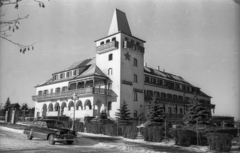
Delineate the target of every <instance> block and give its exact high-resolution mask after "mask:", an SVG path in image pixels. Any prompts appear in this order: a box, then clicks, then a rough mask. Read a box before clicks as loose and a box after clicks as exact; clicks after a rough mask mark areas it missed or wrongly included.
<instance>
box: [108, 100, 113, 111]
mask: <svg viewBox="0 0 240 153" xmlns="http://www.w3.org/2000/svg"><path fill="white" fill-rule="evenodd" d="M108 110H112V102H111V101H109V102H108Z"/></svg>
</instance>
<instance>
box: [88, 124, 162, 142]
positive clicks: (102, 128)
mask: <svg viewBox="0 0 240 153" xmlns="http://www.w3.org/2000/svg"><path fill="white" fill-rule="evenodd" d="M85 126H86V129H87V132H88V133H94V134H104V135H109V136H117V135H118V136H123V137H124V138H129V139H136V137H137V134H138V128H137V127H136V126H130V125H120V126H117V125H116V124H105V125H103V124H91V123H87V124H85ZM117 129H118V130H117ZM140 132H141V134H142V135H143V137H144V140H146V141H151V142H160V141H161V140H162V139H163V134H164V131H163V130H162V128H161V127H147V128H142V129H141V131H140Z"/></svg>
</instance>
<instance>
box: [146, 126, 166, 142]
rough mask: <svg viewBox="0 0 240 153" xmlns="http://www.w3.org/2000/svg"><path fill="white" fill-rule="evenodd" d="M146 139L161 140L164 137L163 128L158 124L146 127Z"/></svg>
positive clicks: (151, 140)
mask: <svg viewBox="0 0 240 153" xmlns="http://www.w3.org/2000/svg"><path fill="white" fill-rule="evenodd" d="M143 136H144V140H145V141H150V142H161V141H162V139H163V130H162V128H161V127H158V126H150V127H146V128H144V133H143Z"/></svg>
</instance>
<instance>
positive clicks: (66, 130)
mask: <svg viewBox="0 0 240 153" xmlns="http://www.w3.org/2000/svg"><path fill="white" fill-rule="evenodd" d="M49 129H50V130H53V131H60V132H64V133H68V132H73V131H72V130H70V129H68V128H59V127H53V128H49Z"/></svg>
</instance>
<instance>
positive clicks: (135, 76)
mask: <svg viewBox="0 0 240 153" xmlns="http://www.w3.org/2000/svg"><path fill="white" fill-rule="evenodd" d="M133 76H134V81H133V82H138V81H137V75H136V74H134V75H133Z"/></svg>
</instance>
